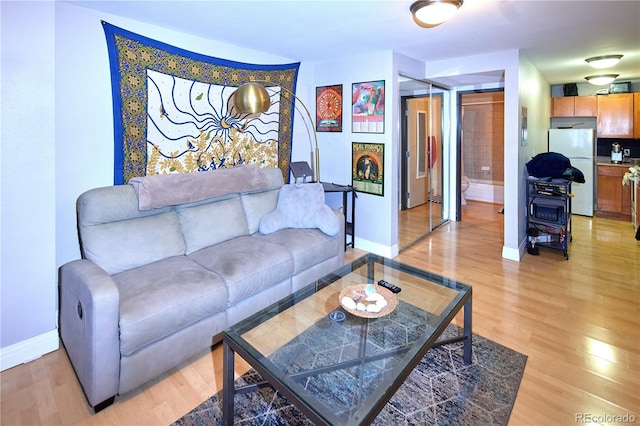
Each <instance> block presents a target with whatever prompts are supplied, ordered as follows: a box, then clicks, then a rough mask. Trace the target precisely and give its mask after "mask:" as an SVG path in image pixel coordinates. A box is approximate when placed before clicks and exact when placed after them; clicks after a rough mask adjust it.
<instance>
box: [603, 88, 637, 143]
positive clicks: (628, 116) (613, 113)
mask: <svg viewBox="0 0 640 426" xmlns="http://www.w3.org/2000/svg"><path fill="white" fill-rule="evenodd" d="M633 97H634V94H633V93H619V94H614V95H599V96H598V97H597V98H598V121H597V122H598V137H599V138H633V136H634V131H633V127H634V126H633Z"/></svg>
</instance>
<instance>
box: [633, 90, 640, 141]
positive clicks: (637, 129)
mask: <svg viewBox="0 0 640 426" xmlns="http://www.w3.org/2000/svg"><path fill="white" fill-rule="evenodd" d="M633 137H634V139H640V92H636V93H634V94H633Z"/></svg>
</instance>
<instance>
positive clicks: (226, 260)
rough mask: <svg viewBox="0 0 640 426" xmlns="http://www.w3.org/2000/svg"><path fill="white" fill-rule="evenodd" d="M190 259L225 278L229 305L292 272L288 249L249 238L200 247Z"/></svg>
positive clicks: (239, 238)
mask: <svg viewBox="0 0 640 426" xmlns="http://www.w3.org/2000/svg"><path fill="white" fill-rule="evenodd" d="M189 258H190V259H193V260H194V261H196V262H197V263H199V264H200V265H202V266H204V267H205V268H207V269H209V270H211V271H215V272H216V273H217V274H219V275H221V276H222V277H223V278H224V280H225V283H226V286H227V291H228V292H229V303H228V305H229V306H232V305H235V304H236V303H238V302H239V301H241V300H243V299H246V298H247V297H250V296H253V295H254V294H257V293H259V292H261V291H263V290H265V289H268V288H269V287H271V286H272V285H274V284H277V283H279V282H281V281H284V280H286V279H288V278H290V277H291V275H292V273H293V258H292V257H291V253H290V252H289V250H287V249H286V248H285V247H283V246H281V245H278V244H273V243H271V242H269V241H267V240H261V239H256V238H252V237H250V236H244V237H238V238H234V239H232V240H229V241H225V242H222V243H220V244H216V245H215V246H211V247H207V248H203V249H202V250H198V251H197V252H195V253H191V254H190V255H189Z"/></svg>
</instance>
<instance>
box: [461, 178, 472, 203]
mask: <svg viewBox="0 0 640 426" xmlns="http://www.w3.org/2000/svg"><path fill="white" fill-rule="evenodd" d="M470 183H471V182H470V181H469V178H468V177H466V176H462V179H460V204H462V205H463V206H464V205H466V204H467V199H466V198H465V196H464V193H465V192H467V189H469V185H470Z"/></svg>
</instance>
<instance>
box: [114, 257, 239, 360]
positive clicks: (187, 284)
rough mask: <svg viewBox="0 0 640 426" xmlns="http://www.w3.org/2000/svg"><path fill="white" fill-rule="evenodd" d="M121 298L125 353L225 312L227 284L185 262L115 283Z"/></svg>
mask: <svg viewBox="0 0 640 426" xmlns="http://www.w3.org/2000/svg"><path fill="white" fill-rule="evenodd" d="M113 279H114V281H115V283H116V285H117V286H118V290H119V293H120V351H121V353H122V355H123V356H128V355H130V354H132V353H134V352H135V351H137V350H138V349H140V348H142V347H143V346H145V345H148V344H150V343H152V342H155V341H157V340H160V339H162V338H164V337H166V336H168V335H170V334H172V333H174V332H175V331H177V330H180V329H181V328H183V327H185V326H188V325H190V324H193V323H195V322H197V321H199V320H201V319H203V318H206V317H208V316H210V315H212V314H214V313H216V312H221V311H224V310H225V309H226V307H227V306H226V305H227V303H226V302H227V289H226V287H225V284H224V280H223V279H222V278H221V277H220V276H219V275H217V274H215V273H213V272H211V271H209V270H207V269H205V268H203V267H202V266H200V265H198V264H197V263H196V262H194V261H192V260H190V259H189V258H188V257H186V256H176V257H171V258H169V259H165V260H162V261H160V262H156V263H152V264H149V265H145V266H142V267H140V268H136V269H132V270H129V271H125V272H122V273H120V274H116V275H114V277H113Z"/></svg>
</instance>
